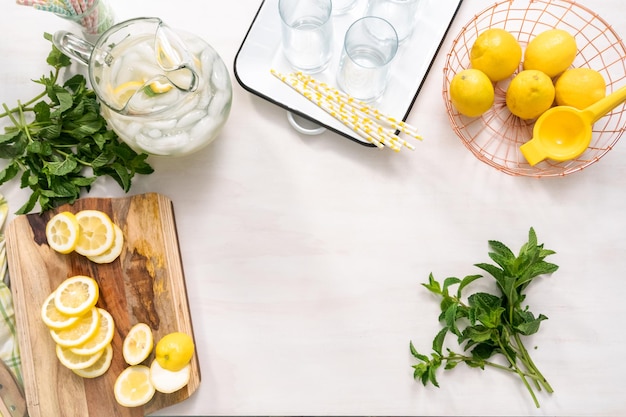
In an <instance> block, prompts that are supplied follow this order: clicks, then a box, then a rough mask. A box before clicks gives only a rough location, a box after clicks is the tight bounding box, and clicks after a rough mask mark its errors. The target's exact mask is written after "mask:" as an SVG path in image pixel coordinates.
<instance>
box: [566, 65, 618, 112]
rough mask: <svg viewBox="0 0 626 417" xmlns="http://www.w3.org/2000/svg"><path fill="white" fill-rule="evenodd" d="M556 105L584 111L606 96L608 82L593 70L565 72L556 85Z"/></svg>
mask: <svg viewBox="0 0 626 417" xmlns="http://www.w3.org/2000/svg"><path fill="white" fill-rule="evenodd" d="M554 88H555V92H556V104H558V105H559V106H572V107H576V108H577V109H584V108H587V107H589V106H591V105H592V104H593V103H595V102H596V101H598V100H600V99H602V98H604V96H606V81H604V77H603V76H602V74H600V73H599V72H598V71H596V70H593V69H591V68H573V69H569V70H567V71H565V72H564V73H563V74H561V76H560V77H559V78H558V79H557V80H556V83H554Z"/></svg>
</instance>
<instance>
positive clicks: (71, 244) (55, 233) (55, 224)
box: [46, 211, 79, 254]
mask: <svg viewBox="0 0 626 417" xmlns="http://www.w3.org/2000/svg"><path fill="white" fill-rule="evenodd" d="M78 233H79V226H78V220H76V216H74V214H72V213H70V212H69V211H64V212H61V213H58V214H56V215H54V216H53V217H52V218H51V219H50V220H48V223H46V239H47V241H48V246H50V248H52V249H53V250H55V251H57V252H59V253H63V254H68V253H70V252H72V251H73V250H74V248H76V243H77V242H78Z"/></svg>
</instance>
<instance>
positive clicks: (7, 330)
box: [0, 194, 23, 384]
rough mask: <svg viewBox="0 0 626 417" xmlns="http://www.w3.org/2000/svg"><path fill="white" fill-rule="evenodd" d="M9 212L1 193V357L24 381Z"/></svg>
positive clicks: (18, 379)
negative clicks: (9, 260)
mask: <svg viewBox="0 0 626 417" xmlns="http://www.w3.org/2000/svg"><path fill="white" fill-rule="evenodd" d="M8 212H9V207H8V203H7V201H6V199H5V198H4V196H3V195H2V194H0V359H2V360H3V361H4V363H6V365H7V366H8V367H9V369H11V371H13V374H14V375H15V377H16V379H17V381H18V382H19V383H20V384H23V382H22V361H21V359H20V348H19V345H18V343H17V334H16V331H15V330H16V329H15V311H14V310H13V296H12V294H11V290H10V289H9V287H8V285H9V273H8V267H7V258H6V248H5V242H4V223H5V220H6V217H7V214H8Z"/></svg>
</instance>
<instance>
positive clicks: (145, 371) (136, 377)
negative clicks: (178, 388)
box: [113, 365, 156, 407]
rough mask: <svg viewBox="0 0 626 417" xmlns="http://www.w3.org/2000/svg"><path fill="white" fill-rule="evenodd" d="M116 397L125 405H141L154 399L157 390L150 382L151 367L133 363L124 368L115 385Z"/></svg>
mask: <svg viewBox="0 0 626 417" xmlns="http://www.w3.org/2000/svg"><path fill="white" fill-rule="evenodd" d="M113 392H114V394H115V399H116V400H117V402H118V403H119V404H120V405H123V406H124V407H139V406H142V405H144V404H146V403H147V402H148V401H150V400H151V399H152V397H153V396H154V393H155V392H156V390H155V389H154V385H152V383H151V382H150V368H148V367H147V366H145V365H133V366H129V367H128V368H126V369H124V370H123V371H122V373H120V374H119V376H118V377H117V379H116V380H115V385H114V386H113Z"/></svg>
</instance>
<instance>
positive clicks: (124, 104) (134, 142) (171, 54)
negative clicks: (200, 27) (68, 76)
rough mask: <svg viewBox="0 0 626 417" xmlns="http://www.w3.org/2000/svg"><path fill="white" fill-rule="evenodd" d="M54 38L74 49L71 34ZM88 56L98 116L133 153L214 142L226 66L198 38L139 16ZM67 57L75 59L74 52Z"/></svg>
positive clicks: (185, 149) (226, 101) (225, 98)
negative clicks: (99, 110)
mask: <svg viewBox="0 0 626 417" xmlns="http://www.w3.org/2000/svg"><path fill="white" fill-rule="evenodd" d="M55 37H57V38H58V39H57V40H56V41H55V43H56V44H60V45H61V46H64V47H65V48H67V49H76V47H75V46H74V45H73V43H76V40H75V39H72V37H71V35H66V34H63V35H62V36H61V35H60V36H57V35H55ZM68 45H69V46H68ZM88 54H89V59H88V66H89V79H90V82H91V84H92V87H93V88H94V90H95V92H96V94H97V95H98V99H99V100H100V102H101V103H102V104H104V105H103V106H101V111H102V115H103V116H104V118H105V119H106V120H107V122H108V124H109V127H110V128H111V129H113V130H114V131H115V132H116V133H117V134H118V135H119V137H120V138H121V139H122V140H124V141H125V142H126V143H128V145H130V146H131V147H132V148H133V149H135V150H136V151H140V152H146V153H149V154H152V155H167V156H180V155H186V154H189V153H191V152H194V151H196V150H198V149H200V148H202V147H204V146H206V145H207V144H209V143H210V142H212V141H213V140H214V139H215V138H216V137H217V135H218V133H219V132H220V131H221V129H222V127H223V125H224V124H225V122H226V120H227V119H228V115H229V113H230V107H231V102H232V86H231V81H230V76H229V74H228V70H227V68H226V66H225V64H224V62H223V61H222V59H221V58H220V56H219V55H218V54H217V52H216V51H215V50H214V49H213V48H212V47H211V46H210V45H209V44H207V43H206V42H205V41H203V40H202V39H200V38H199V37H197V36H194V35H191V34H187V33H184V32H175V31H173V30H172V29H170V28H169V27H168V26H167V25H165V24H164V23H163V22H162V21H161V20H160V19H158V18H139V19H133V20H129V21H126V22H122V23H120V24H118V25H115V26H114V27H112V28H111V29H109V30H108V31H107V32H105V33H104V34H103V35H102V37H100V39H98V41H97V42H96V44H95V45H94V46H93V49H91V50H90V51H88ZM72 55H74V56H75V57H78V58H79V59H81V54H80V51H79V53H78V54H76V53H75V52H74V53H73V54H72ZM82 55H83V56H84V55H86V53H85V52H83V53H82ZM81 60H82V61H83V62H85V61H86V60H85V59H84V58H83V59H81Z"/></svg>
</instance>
